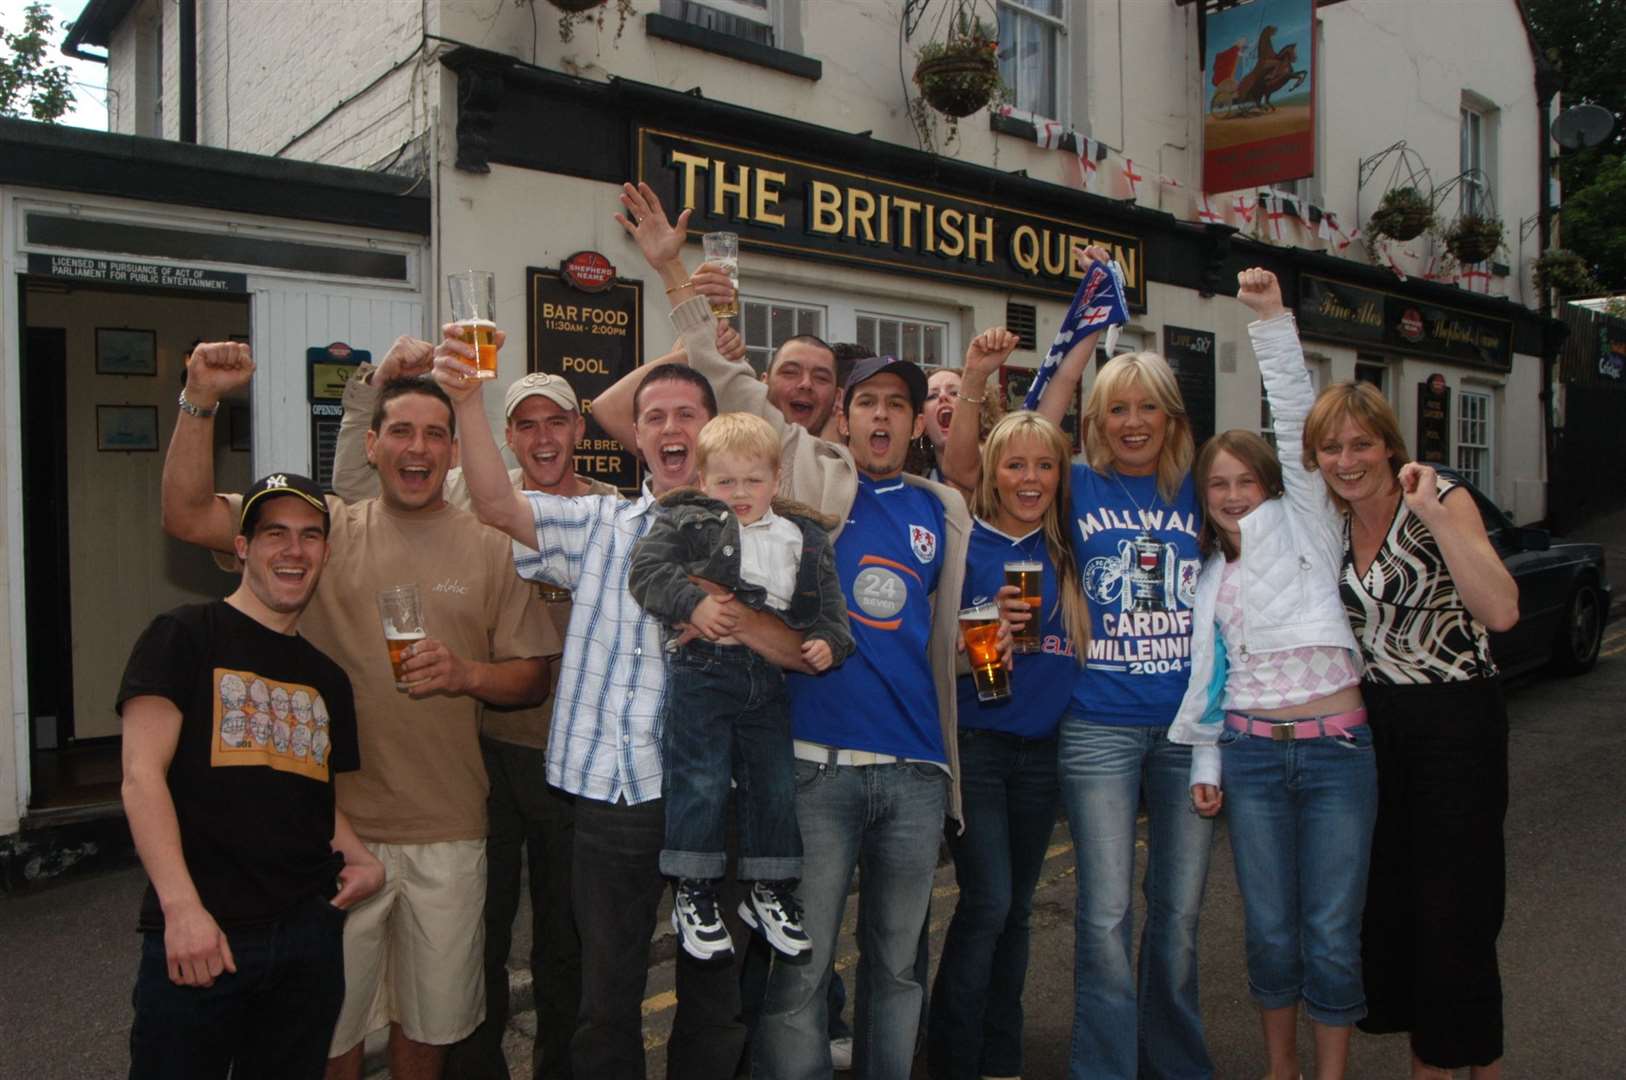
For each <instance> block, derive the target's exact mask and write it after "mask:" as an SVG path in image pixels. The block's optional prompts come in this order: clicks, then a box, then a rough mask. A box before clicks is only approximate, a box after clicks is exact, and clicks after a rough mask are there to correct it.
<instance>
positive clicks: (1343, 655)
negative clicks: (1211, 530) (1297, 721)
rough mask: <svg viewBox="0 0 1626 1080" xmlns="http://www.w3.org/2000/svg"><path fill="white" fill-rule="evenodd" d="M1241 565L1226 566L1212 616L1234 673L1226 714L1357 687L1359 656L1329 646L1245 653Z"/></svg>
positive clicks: (1229, 677)
mask: <svg viewBox="0 0 1626 1080" xmlns="http://www.w3.org/2000/svg"><path fill="white" fill-rule="evenodd" d="M1241 565H1242V564H1241V563H1240V562H1237V561H1234V560H1233V561H1231V562H1227V563H1226V564H1225V569H1224V570H1223V571H1221V573H1220V587H1219V594H1218V596H1216V597H1215V601H1214V617H1215V618H1216V619H1217V620H1218V621H1219V626H1220V633H1221V634H1223V635H1224V637H1225V653H1226V660H1227V661H1228V662H1229V664H1230V671H1229V673H1228V674H1227V675H1226V678H1225V699H1224V701H1223V703H1222V704H1223V706H1224V707H1225V708H1227V709H1280V708H1283V707H1284V706H1288V705H1303V704H1305V703H1306V702H1310V701H1314V700H1316V699H1317V698H1324V697H1327V696H1328V695H1331V694H1336V693H1337V692H1338V691H1340V690H1342V689H1344V688H1345V687H1349V686H1356V685H1359V683H1360V681H1361V678H1360V675H1359V673H1358V672H1357V671H1356V667H1355V655H1354V653H1352V652H1351V651H1350V650H1348V649H1340V648H1337V647H1335V646H1331V645H1306V646H1302V647H1300V648H1297V649H1285V650H1282V651H1278V652H1265V653H1250V652H1248V651H1247V650H1246V649H1245V648H1244V642H1245V641H1246V638H1245V636H1244V634H1243V632H1242V606H1241V604H1240V603H1238V600H1239V599H1240V596H1239V594H1240V593H1241V590H1242V581H1241V576H1240V574H1239V570H1240V568H1241Z"/></svg>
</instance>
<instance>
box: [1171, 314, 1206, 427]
mask: <svg viewBox="0 0 1626 1080" xmlns="http://www.w3.org/2000/svg"><path fill="white" fill-rule="evenodd" d="M1163 339H1164V344H1165V347H1164V349H1163V356H1164V359H1166V360H1168V362H1169V366H1170V367H1171V368H1173V369H1174V377H1175V380H1176V381H1177V382H1179V384H1180V397H1181V398H1182V399H1183V400H1184V401H1185V403H1186V416H1187V417H1188V418H1189V419H1190V420H1191V438H1192V442H1193V443H1195V444H1196V445H1197V446H1201V445H1202V444H1203V443H1205V442H1207V441H1208V439H1209V437H1210V436H1212V435H1213V434H1214V345H1215V339H1214V335H1213V333H1212V332H1210V331H1208V330H1188V329H1186V328H1185V327H1183V326H1165V327H1164V328H1163Z"/></svg>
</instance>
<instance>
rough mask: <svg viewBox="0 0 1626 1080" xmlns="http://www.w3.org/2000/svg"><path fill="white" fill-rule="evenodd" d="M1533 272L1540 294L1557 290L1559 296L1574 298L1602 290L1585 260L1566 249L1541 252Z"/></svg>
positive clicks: (1549, 249)
mask: <svg viewBox="0 0 1626 1080" xmlns="http://www.w3.org/2000/svg"><path fill="white" fill-rule="evenodd" d="M1535 270H1536V288H1538V289H1540V290H1541V291H1542V292H1546V291H1547V290H1549V289H1557V290H1558V293H1559V295H1560V296H1575V295H1584V294H1586V293H1595V292H1601V291H1602V290H1603V286H1601V285H1600V284H1599V283H1598V279H1597V278H1595V277H1593V276H1592V269H1591V268H1590V267H1589V266H1587V264H1586V260H1585V259H1583V258H1581V256H1579V255H1577V254H1576V253H1575V252H1573V251H1570V250H1568V249H1566V248H1557V247H1555V248H1548V249H1547V250H1546V251H1544V252H1542V253H1541V257H1540V258H1539V259H1537V260H1536V266H1535Z"/></svg>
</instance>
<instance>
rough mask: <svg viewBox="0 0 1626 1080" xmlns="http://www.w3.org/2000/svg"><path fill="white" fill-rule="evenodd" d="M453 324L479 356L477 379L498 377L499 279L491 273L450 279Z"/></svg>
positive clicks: (468, 272)
mask: <svg viewBox="0 0 1626 1080" xmlns="http://www.w3.org/2000/svg"><path fill="white" fill-rule="evenodd" d="M446 284H447V288H448V290H449V292H450V294H451V301H452V322H454V323H456V324H457V326H458V329H459V336H460V337H462V339H463V344H465V345H472V346H474V349H475V351H476V352H477V353H478V354H479V359H478V360H477V361H476V363H475V368H476V370H475V373H474V377H475V378H477V379H495V378H496V377H497V277H496V275H495V274H493V273H492V272H491V271H490V270H465V271H463V272H462V273H460V274H451V275H449V276H448V277H447V278H446Z"/></svg>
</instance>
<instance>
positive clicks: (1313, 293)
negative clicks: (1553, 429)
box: [1297, 274, 1513, 371]
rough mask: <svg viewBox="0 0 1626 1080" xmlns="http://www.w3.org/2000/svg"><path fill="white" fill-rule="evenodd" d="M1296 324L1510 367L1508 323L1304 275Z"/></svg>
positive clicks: (1318, 332) (1325, 334)
mask: <svg viewBox="0 0 1626 1080" xmlns="http://www.w3.org/2000/svg"><path fill="white" fill-rule="evenodd" d="M1297 314H1298V320H1299V326H1300V328H1302V329H1303V331H1304V332H1305V333H1306V334H1309V335H1311V336H1314V337H1321V338H1331V339H1334V340H1338V341H1352V342H1356V343H1358V344H1371V345H1380V346H1386V347H1388V348H1391V349H1393V350H1395V351H1396V352H1401V353H1407V354H1410V355H1414V356H1432V357H1436V358H1439V359H1442V360H1456V361H1459V362H1461V363H1465V364H1471V365H1473V366H1475V367H1483V368H1488V369H1490V370H1492V371H1507V370H1508V369H1509V368H1510V367H1512V365H1513V324H1512V323H1511V322H1509V321H1508V320H1506V319H1490V318H1485V317H1484V316H1481V315H1475V314H1473V313H1472V312H1468V311H1463V310H1461V309H1459V308H1449V307H1444V306H1442V305H1440V304H1429V303H1425V302H1422V301H1419V300H1416V299H1414V298H1412V297H1407V296H1396V295H1395V294H1394V293H1388V292H1382V291H1380V290H1378V289H1363V288H1360V287H1358V286H1355V285H1346V284H1344V283H1343V282H1340V281H1332V280H1329V279H1327V278H1322V277H1316V276H1315V275H1314V274H1303V275H1300V277H1299V303H1298V312H1297Z"/></svg>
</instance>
